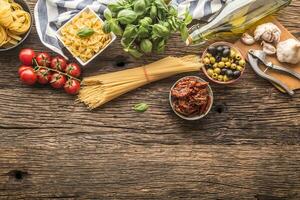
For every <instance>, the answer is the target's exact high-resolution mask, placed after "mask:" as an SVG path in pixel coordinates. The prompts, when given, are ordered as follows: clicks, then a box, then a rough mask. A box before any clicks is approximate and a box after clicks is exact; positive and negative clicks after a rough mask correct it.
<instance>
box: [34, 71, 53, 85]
mask: <svg viewBox="0 0 300 200" xmlns="http://www.w3.org/2000/svg"><path fill="white" fill-rule="evenodd" d="M36 75H37V81H38V82H39V83H40V84H42V85H45V84H47V83H49V81H50V80H51V72H50V71H49V70H48V69H46V68H40V69H39V70H38V71H37V72H36Z"/></svg>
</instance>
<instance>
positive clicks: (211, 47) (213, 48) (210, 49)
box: [207, 46, 217, 56]
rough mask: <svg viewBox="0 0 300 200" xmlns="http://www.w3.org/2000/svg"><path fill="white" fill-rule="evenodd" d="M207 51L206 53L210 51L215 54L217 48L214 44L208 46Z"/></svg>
mask: <svg viewBox="0 0 300 200" xmlns="http://www.w3.org/2000/svg"><path fill="white" fill-rule="evenodd" d="M207 51H208V53H210V54H211V55H213V56H214V55H216V54H217V49H216V47H214V46H210V47H208V49H207Z"/></svg>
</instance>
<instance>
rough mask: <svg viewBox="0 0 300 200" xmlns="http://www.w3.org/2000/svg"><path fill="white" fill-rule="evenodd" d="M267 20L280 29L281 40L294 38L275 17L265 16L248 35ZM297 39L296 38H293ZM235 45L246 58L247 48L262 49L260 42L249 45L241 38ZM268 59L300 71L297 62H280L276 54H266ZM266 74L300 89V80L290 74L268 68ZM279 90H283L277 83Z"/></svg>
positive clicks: (295, 88)
mask: <svg viewBox="0 0 300 200" xmlns="http://www.w3.org/2000/svg"><path fill="white" fill-rule="evenodd" d="M267 22H272V23H274V24H276V25H277V26H278V27H279V28H280V30H281V31H282V34H281V41H284V40H287V39H290V38H295V37H294V36H293V35H292V34H291V33H290V32H289V31H288V30H287V29H286V28H285V27H284V26H283V25H282V24H281V23H280V22H279V21H277V19H276V18H274V17H268V18H265V19H263V20H261V21H259V22H258V23H257V24H255V25H254V26H253V28H251V29H250V30H249V31H248V33H249V34H250V35H252V36H253V32H254V30H255V28H256V27H257V26H258V25H260V24H264V23H267ZM295 39H297V38H295ZM235 45H236V47H237V48H239V49H240V50H241V52H242V54H243V56H244V57H245V58H246V59H248V56H247V54H248V50H249V49H260V50H261V49H262V47H261V46H260V42H257V43H255V44H254V45H251V46H248V45H245V44H244V43H242V42H241V40H238V41H237V42H236V43H235ZM268 60H269V61H271V62H272V63H273V64H276V65H279V66H282V67H286V68H289V69H291V70H294V71H296V72H298V73H300V64H297V65H291V64H287V63H281V62H279V61H278V60H277V59H276V55H274V56H268ZM264 68H265V67H263V65H262V69H264ZM266 73H267V74H269V75H271V76H273V77H275V78H276V79H278V80H280V81H282V82H283V83H285V84H286V85H287V86H288V87H289V88H290V89H292V90H297V89H300V80H299V79H296V78H294V77H292V76H289V75H286V74H284V73H279V72H278V71H274V70H270V69H269V70H268V71H267V72H266ZM275 86H276V87H277V88H278V89H279V90H280V91H282V92H285V91H284V90H283V89H281V88H279V87H278V86H277V85H275Z"/></svg>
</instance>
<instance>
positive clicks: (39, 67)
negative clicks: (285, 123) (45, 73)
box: [33, 58, 81, 83]
mask: <svg viewBox="0 0 300 200" xmlns="http://www.w3.org/2000/svg"><path fill="white" fill-rule="evenodd" d="M33 60H34V62H35V65H36V66H35V67H37V69H34V70H35V71H37V70H39V69H41V68H44V69H47V70H49V71H52V72H56V73H59V74H62V75H64V76H67V77H68V78H69V79H74V80H77V81H79V82H80V83H81V80H80V79H78V78H75V77H73V76H71V75H70V74H67V73H65V72H61V71H59V70H56V69H52V68H49V67H47V66H40V65H39V64H38V63H37V61H36V59H35V58H34V59H33Z"/></svg>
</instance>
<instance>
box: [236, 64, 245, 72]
mask: <svg viewBox="0 0 300 200" xmlns="http://www.w3.org/2000/svg"><path fill="white" fill-rule="evenodd" d="M236 69H237V70H238V71H243V69H244V68H243V67H241V66H239V65H238V66H237V67H236Z"/></svg>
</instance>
